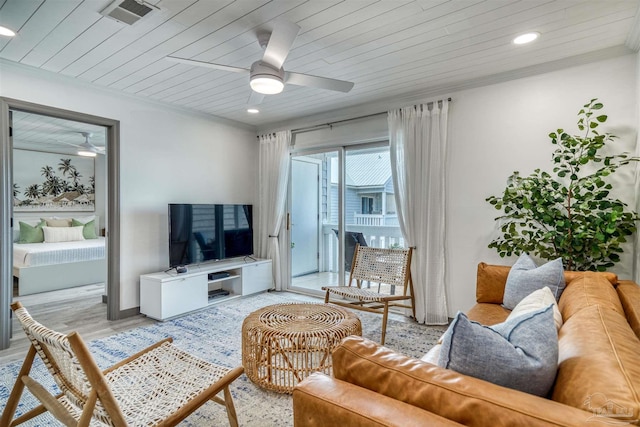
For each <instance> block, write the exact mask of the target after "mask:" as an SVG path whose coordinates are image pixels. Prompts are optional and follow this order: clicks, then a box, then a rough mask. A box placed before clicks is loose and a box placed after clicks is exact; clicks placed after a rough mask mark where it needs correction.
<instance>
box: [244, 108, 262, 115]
mask: <svg viewBox="0 0 640 427" xmlns="http://www.w3.org/2000/svg"><path fill="white" fill-rule="evenodd" d="M259 112H260V110H258V109H257V108H247V113H251V114H258V113H259Z"/></svg>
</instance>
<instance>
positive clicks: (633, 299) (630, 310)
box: [616, 280, 640, 337]
mask: <svg viewBox="0 0 640 427" xmlns="http://www.w3.org/2000/svg"><path fill="white" fill-rule="evenodd" d="M616 292H617V293H618V297H619V298H620V303H621V304H622V308H624V314H625V316H626V317H627V321H628V322H629V325H630V326H631V329H633V332H634V333H635V334H636V336H637V337H640V286H638V285H637V284H636V283H634V282H632V281H630V280H621V281H620V283H618V286H617V287H616Z"/></svg>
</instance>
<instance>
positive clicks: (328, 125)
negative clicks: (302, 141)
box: [291, 98, 451, 134]
mask: <svg viewBox="0 0 640 427" xmlns="http://www.w3.org/2000/svg"><path fill="white" fill-rule="evenodd" d="M447 101H449V102H451V98H447ZM434 102H438V101H437V100H436V101H430V102H427V104H433V103H434ZM387 113H388V112H387V111H381V112H379V113H373V114H367V115H364V116H358V117H352V118H350V119H344V120H336V121H333V122H328V123H323V124H319V125H313V126H309V127H305V128H298V129H291V133H292V134H297V133H305V132H311V131H314V130H316V129H320V128H323V127H332V126H333V125H335V124H338V123H345V122H350V121H353V120H360V119H368V118H369V117H375V116H380V115H382V114H387Z"/></svg>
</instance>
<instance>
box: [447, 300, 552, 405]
mask: <svg viewBox="0 0 640 427" xmlns="http://www.w3.org/2000/svg"><path fill="white" fill-rule="evenodd" d="M557 361H558V336H557V332H556V327H555V322H554V320H553V305H549V306H547V307H544V308H542V309H539V310H536V311H533V312H530V313H526V314H523V315H520V316H517V317H515V318H513V319H510V320H507V321H506V322H504V323H500V324H498V325H494V326H493V327H492V328H490V327H487V326H483V325H481V324H479V323H476V322H472V321H470V320H469V319H468V318H467V317H466V316H465V315H464V314H463V313H460V312H459V313H458V314H457V315H456V317H455V318H454V320H453V322H452V323H451V325H450V327H449V329H448V330H447V332H446V333H445V334H444V336H443V338H442V349H441V352H440V357H439V359H438V365H439V366H441V367H443V368H449V369H453V370H454V371H456V372H460V373H463V374H466V375H471V376H473V377H476V378H480V379H484V380H486V381H490V382H492V383H494V384H498V385H502V386H505V387H508V388H511V389H515V390H520V391H524V392H526V393H531V394H535V395H538V396H545V395H546V394H547V393H548V392H549V389H550V388H551V386H552V384H553V380H554V378H555V375H556V369H557Z"/></svg>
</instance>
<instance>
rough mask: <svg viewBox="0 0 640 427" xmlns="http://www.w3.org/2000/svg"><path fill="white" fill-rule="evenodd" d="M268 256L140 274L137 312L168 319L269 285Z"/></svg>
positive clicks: (260, 289) (269, 263) (261, 290)
mask: <svg viewBox="0 0 640 427" xmlns="http://www.w3.org/2000/svg"><path fill="white" fill-rule="evenodd" d="M272 285H273V279H272V275H271V260H262V259H258V260H255V261H254V260H250V261H244V260H242V259H240V260H228V261H218V262H215V263H208V264H200V265H198V266H189V267H188V271H187V272H186V273H181V274H177V273H176V272H175V270H170V271H166V272H158V273H152V274H143V275H142V276H140V313H142V314H144V315H146V316H148V317H151V318H152V319H156V320H167V319H169V318H171V317H175V316H179V315H181V314H185V313H188V312H190V311H194V310H199V309H201V308H204V307H207V306H208V305H209V304H216V303H219V302H223V301H228V300H229V299H232V298H239V297H241V296H244V295H250V294H254V293H257V292H263V291H266V290H269V289H271V288H272V287H273V286H272Z"/></svg>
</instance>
